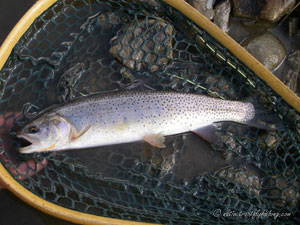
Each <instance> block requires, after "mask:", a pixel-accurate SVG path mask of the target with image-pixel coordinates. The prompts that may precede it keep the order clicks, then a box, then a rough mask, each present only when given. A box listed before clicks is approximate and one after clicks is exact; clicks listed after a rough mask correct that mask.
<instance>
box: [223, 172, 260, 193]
mask: <svg viewBox="0 0 300 225" xmlns="http://www.w3.org/2000/svg"><path fill="white" fill-rule="evenodd" d="M217 175H218V176H220V177H223V178H226V179H230V180H233V181H235V182H236V183H238V184H240V185H243V186H245V187H246V188H247V190H248V191H249V194H252V195H255V196H258V195H259V194H260V189H261V184H260V180H259V178H258V176H257V175H256V173H254V172H253V171H250V170H247V169H244V168H243V169H233V168H226V169H223V170H220V171H219V172H218V173H217Z"/></svg>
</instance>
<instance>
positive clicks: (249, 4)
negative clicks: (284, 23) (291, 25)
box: [233, 0, 296, 22]
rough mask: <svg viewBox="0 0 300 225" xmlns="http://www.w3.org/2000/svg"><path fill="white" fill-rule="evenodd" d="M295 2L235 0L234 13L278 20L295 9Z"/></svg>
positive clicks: (272, 20)
mask: <svg viewBox="0 0 300 225" xmlns="http://www.w3.org/2000/svg"><path fill="white" fill-rule="evenodd" d="M295 2H296V0H264V1H258V0H255V1H253V0H233V15H234V16H236V17H242V18H249V19H254V20H257V19H261V20H268V21H270V22H276V21H278V20H279V19H280V18H281V17H282V16H283V15H285V14H287V13H289V12H290V11H291V10H292V9H293V7H294V5H295Z"/></svg>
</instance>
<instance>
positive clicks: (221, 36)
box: [163, 0, 300, 112]
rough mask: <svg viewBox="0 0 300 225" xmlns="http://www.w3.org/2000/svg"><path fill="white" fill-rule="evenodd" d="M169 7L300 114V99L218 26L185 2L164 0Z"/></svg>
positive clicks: (182, 0)
mask: <svg viewBox="0 0 300 225" xmlns="http://www.w3.org/2000/svg"><path fill="white" fill-rule="evenodd" d="M163 1H165V2H166V3H167V4H168V5H170V6H172V7H174V8H176V9H178V10H179V11H180V12H182V13H183V14H184V15H185V16H186V17H188V18H190V19H191V20H192V21H194V22H195V23H196V24H197V25H198V26H200V27H201V28H203V29H204V30H206V31H207V32H208V33H209V34H210V35H211V36H212V37H214V38H215V39H216V40H218V41H219V42H220V43H221V44H222V45H223V46H224V47H226V49H228V50H229V51H230V52H231V53H232V54H233V55H235V56H236V57H237V58H238V59H239V60H241V61H242V62H243V63H244V64H245V65H247V66H248V67H249V68H250V69H251V70H252V71H253V72H254V73H255V74H256V75H257V76H258V77H259V78H261V79H262V80H264V81H265V82H266V83H267V84H268V86H269V87H271V88H272V89H273V90H274V91H275V92H276V93H277V94H279V95H280V96H281V97H282V98H283V99H284V100H285V101H286V102H287V103H288V104H289V105H290V106H292V107H293V108H295V109H296V110H297V111H298V112H300V98H299V97H298V96H297V95H296V94H295V93H294V92H292V91H291V90H290V89H289V88H288V87H287V86H286V85H285V84H284V83H282V82H281V81H280V80H279V79H278V78H277V77H276V76H275V75H274V74H273V73H271V72H270V71H269V70H268V69H267V68H266V67H264V65H262V64H261V63H260V62H259V61H258V60H257V59H256V58H254V57H253V56H252V55H251V54H250V53H248V52H247V51H246V50H245V49H244V48H243V47H242V46H241V45H239V44H238V43H237V42H236V41H235V40H233V39H232V38H231V37H230V36H229V35H228V34H226V33H225V32H224V31H222V30H221V29H220V28H219V27H218V26H217V25H215V24H214V23H213V22H211V21H210V20H209V19H207V18H206V17H205V16H204V15H202V14H201V13H200V12H199V11H198V10H196V9H195V8H194V7H192V6H191V5H190V4H188V3H187V2H185V1H184V0H163Z"/></svg>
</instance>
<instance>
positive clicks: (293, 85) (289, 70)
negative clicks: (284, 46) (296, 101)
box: [282, 51, 300, 92]
mask: <svg viewBox="0 0 300 225" xmlns="http://www.w3.org/2000/svg"><path fill="white" fill-rule="evenodd" d="M299 73H300V51H294V52H292V53H291V54H290V55H289V56H288V58H287V61H286V66H285V69H284V71H283V73H282V74H283V76H284V77H283V78H282V81H283V83H284V84H285V85H286V86H287V87H288V88H289V89H291V90H292V91H293V92H296V91H297V86H298V79H299Z"/></svg>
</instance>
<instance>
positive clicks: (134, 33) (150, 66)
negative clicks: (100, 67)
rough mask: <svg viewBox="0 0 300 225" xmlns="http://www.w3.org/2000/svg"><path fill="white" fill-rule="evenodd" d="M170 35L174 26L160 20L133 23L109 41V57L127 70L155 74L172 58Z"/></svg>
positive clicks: (125, 26)
mask: <svg viewBox="0 0 300 225" xmlns="http://www.w3.org/2000/svg"><path fill="white" fill-rule="evenodd" d="M173 33H174V28H173V26H172V25H171V24H169V23H167V22H165V21H163V20H154V19H149V20H140V21H134V22H132V23H130V24H126V25H124V26H123V27H122V28H121V29H120V30H119V31H118V32H117V35H116V36H115V37H113V38H112V39H111V41H110V42H111V48H110V49H109V53H110V54H111V55H112V56H114V57H116V58H117V59H118V60H119V61H120V62H121V63H122V64H123V65H125V66H126V67H127V68H129V69H133V70H136V71H146V70H148V71H150V72H155V71H157V70H158V69H160V68H161V67H163V66H165V65H166V64H168V62H169V60H170V59H171V58H172V57H173V51H172V35H173Z"/></svg>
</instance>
